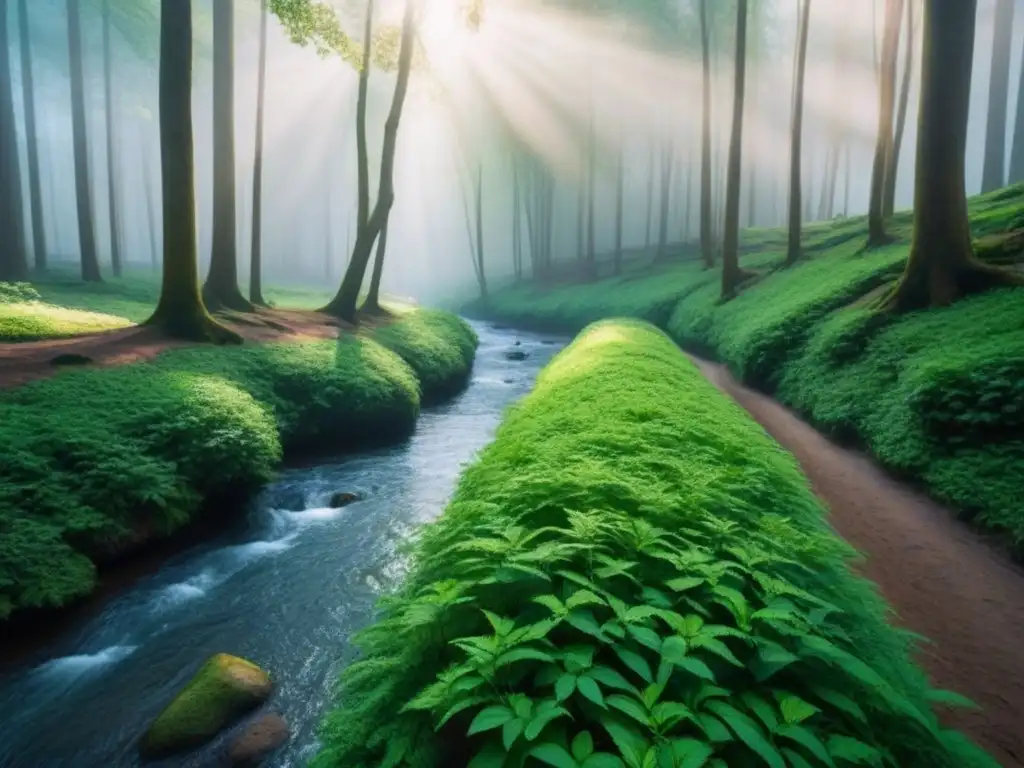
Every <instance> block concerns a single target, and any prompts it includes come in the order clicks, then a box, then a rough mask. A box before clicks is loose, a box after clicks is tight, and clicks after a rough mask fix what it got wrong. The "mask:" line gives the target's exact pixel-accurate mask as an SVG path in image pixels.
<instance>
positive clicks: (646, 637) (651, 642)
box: [626, 624, 661, 653]
mask: <svg viewBox="0 0 1024 768" xmlns="http://www.w3.org/2000/svg"><path fill="white" fill-rule="evenodd" d="M626 629H627V631H628V632H629V634H631V635H632V636H633V639H634V640H636V641H637V642H638V643H640V645H644V646H646V647H648V648H650V649H651V650H652V651H654V652H655V653H659V652H660V651H661V638H660V637H658V633H657V632H655V631H654V630H653V629H649V628H648V627H638V626H635V625H633V624H630V625H628V626H627V627H626Z"/></svg>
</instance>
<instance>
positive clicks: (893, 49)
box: [868, 0, 903, 248]
mask: <svg viewBox="0 0 1024 768" xmlns="http://www.w3.org/2000/svg"><path fill="white" fill-rule="evenodd" d="M902 19H903V0H886V2H885V29H884V32H883V34H882V62H881V72H880V73H879V81H878V133H877V138H876V140H875V160H874V163H873V164H872V167H871V201H870V204H869V207H868V247H869V248H876V247H878V246H880V245H885V244H886V243H888V242H890V241H891V238H890V237H889V235H888V234H887V233H886V231H885V205H884V203H885V189H886V169H888V168H890V167H891V163H892V152H893V135H892V131H893V111H894V108H895V103H896V98H895V97H896V59H897V57H898V54H899V45H900V23H901V21H902Z"/></svg>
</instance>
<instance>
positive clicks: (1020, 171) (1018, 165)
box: [1009, 56, 1024, 184]
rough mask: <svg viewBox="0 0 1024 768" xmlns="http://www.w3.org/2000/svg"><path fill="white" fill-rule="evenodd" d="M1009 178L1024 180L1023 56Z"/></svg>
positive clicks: (1012, 181) (1013, 181)
mask: <svg viewBox="0 0 1024 768" xmlns="http://www.w3.org/2000/svg"><path fill="white" fill-rule="evenodd" d="M1009 180H1010V183H1011V184H1018V183H1020V182H1022V181H1024V56H1021V58H1020V78H1019V79H1018V82H1017V119H1016V121H1015V122H1014V126H1013V149H1012V150H1011V152H1010V175H1009Z"/></svg>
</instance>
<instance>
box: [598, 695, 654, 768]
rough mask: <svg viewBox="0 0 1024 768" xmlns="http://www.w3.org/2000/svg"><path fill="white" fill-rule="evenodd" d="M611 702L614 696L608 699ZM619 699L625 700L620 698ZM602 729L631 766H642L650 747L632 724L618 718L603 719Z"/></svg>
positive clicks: (603, 717) (605, 717) (606, 717)
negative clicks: (641, 763)
mask: <svg viewBox="0 0 1024 768" xmlns="http://www.w3.org/2000/svg"><path fill="white" fill-rule="evenodd" d="M608 698H609V700H611V699H612V698H614V697H612V696H609V697H608ZM619 698H625V697H624V696H620V697H619ZM601 725H602V727H603V728H604V729H605V730H606V731H608V735H609V736H611V737H612V741H613V742H615V746H616V747H618V749H619V752H620V753H621V754H622V756H623V758H625V761H626V762H627V763H629V764H631V765H640V762H641V761H642V760H643V757H644V755H645V754H646V753H647V748H648V746H649V744H648V742H647V739H645V738H644V737H643V736H642V735H641V734H640V733H639V732H638V731H637V730H636V728H635V727H634V726H633V724H632V723H630V722H627V721H624V720H622V719H621V718H618V717H609V716H607V715H605V716H602V717H601Z"/></svg>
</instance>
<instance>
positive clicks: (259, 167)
mask: <svg viewBox="0 0 1024 768" xmlns="http://www.w3.org/2000/svg"><path fill="white" fill-rule="evenodd" d="M266 92H267V0H261V1H260V53H259V74H258V75H257V83H256V149H255V150H254V153H253V161H252V162H253V167H252V243H251V248H252V250H251V252H250V257H249V301H250V302H252V303H253V304H255V305H258V306H265V305H266V303H267V302H266V300H265V299H264V298H263V110H264V102H265V99H266Z"/></svg>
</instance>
